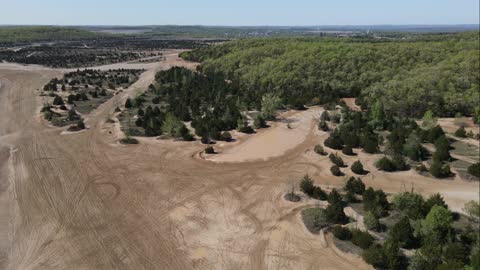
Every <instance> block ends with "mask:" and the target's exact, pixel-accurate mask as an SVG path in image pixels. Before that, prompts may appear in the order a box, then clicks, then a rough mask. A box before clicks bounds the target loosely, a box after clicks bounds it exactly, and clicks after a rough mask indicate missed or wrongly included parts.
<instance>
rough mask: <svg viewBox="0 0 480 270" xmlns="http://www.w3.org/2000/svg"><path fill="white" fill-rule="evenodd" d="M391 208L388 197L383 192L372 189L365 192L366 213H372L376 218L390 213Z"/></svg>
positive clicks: (364, 206) (364, 205) (364, 204)
mask: <svg viewBox="0 0 480 270" xmlns="http://www.w3.org/2000/svg"><path fill="white" fill-rule="evenodd" d="M389 207H390V204H389V203H388V200H387V195H386V194H385V192H383V190H381V189H379V190H374V189H373V188H371V187H370V188H368V189H366V190H365V192H363V209H364V210H365V211H372V213H373V214H374V215H375V216H377V217H381V216H384V215H386V214H387V213H388V212H387V211H388V209H389Z"/></svg>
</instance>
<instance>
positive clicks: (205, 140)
mask: <svg viewBox="0 0 480 270" xmlns="http://www.w3.org/2000/svg"><path fill="white" fill-rule="evenodd" d="M200 142H202V143H203V144H210V142H211V141H210V138H209V137H208V136H203V137H202V138H200Z"/></svg>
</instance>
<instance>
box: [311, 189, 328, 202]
mask: <svg viewBox="0 0 480 270" xmlns="http://www.w3.org/2000/svg"><path fill="white" fill-rule="evenodd" d="M312 198H314V199H317V200H321V201H325V200H326V199H327V193H326V192H325V191H323V189H322V188H321V187H319V186H314V187H313V194H312Z"/></svg>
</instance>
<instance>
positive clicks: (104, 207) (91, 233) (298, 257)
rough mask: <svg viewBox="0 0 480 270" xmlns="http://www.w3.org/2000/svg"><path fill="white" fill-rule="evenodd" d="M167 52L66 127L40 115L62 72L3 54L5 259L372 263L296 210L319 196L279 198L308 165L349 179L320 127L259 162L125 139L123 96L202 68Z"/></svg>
mask: <svg viewBox="0 0 480 270" xmlns="http://www.w3.org/2000/svg"><path fill="white" fill-rule="evenodd" d="M165 56H166V57H167V60H166V61H165V62H161V63H157V64H154V65H152V64H151V63H149V64H147V65H148V67H147V68H148V69H147V71H146V72H145V73H143V74H142V75H141V78H140V79H139V81H138V82H136V83H135V84H133V85H132V86H131V87H130V88H129V89H128V90H127V91H125V92H124V93H123V94H122V95H117V96H115V97H114V98H112V99H111V100H110V101H108V102H106V103H104V104H102V105H101V106H100V107H99V108H98V109H97V110H95V111H93V112H92V113H91V114H90V115H89V116H88V117H87V121H86V124H87V126H88V127H89V129H88V130H86V131H85V132H81V133H76V134H69V135H61V131H62V129H58V128H51V127H48V126H47V125H46V123H44V122H43V121H42V120H41V119H40V117H39V115H38V111H39V108H40V105H41V100H40V99H39V98H38V93H37V91H36V90H35V89H37V88H41V87H42V86H43V85H44V84H45V83H47V82H48V81H49V80H50V79H51V78H53V77H55V76H60V75H61V71H58V70H50V69H46V68H41V67H32V68H30V67H24V66H18V65H1V64H0V82H1V84H2V86H1V88H0V173H1V174H0V269H21V270H29V269H181V270H184V269H204V270H207V269H208V270H210V269H255V270H257V269H258V270H261V269H371V268H370V267H369V266H368V265H366V264H365V263H364V262H363V261H362V260H361V259H360V258H358V257H353V256H349V255H345V254H339V253H338V251H337V250H336V249H334V248H332V247H331V246H329V244H328V243H327V244H326V243H324V242H322V241H320V239H319V238H318V236H314V235H311V234H309V233H308V232H306V231H305V229H304V227H303V225H302V224H301V221H300V219H299V212H300V210H301V209H302V207H304V205H307V204H309V203H310V204H311V203H312V202H302V203H289V202H286V201H284V200H283V199H282V194H283V193H284V192H285V191H286V190H287V189H288V188H289V185H290V183H291V180H292V179H299V178H300V177H301V176H302V175H303V174H305V173H309V174H310V175H311V176H312V177H313V178H314V179H315V181H316V182H317V184H322V185H332V186H335V185H342V184H343V181H344V180H343V179H340V178H335V177H332V176H331V175H330V174H329V171H328V168H329V167H328V168H326V167H325V166H327V165H325V164H327V163H326V162H324V161H322V160H321V159H322V158H321V157H319V156H318V155H316V154H314V153H313V152H312V151H311V149H312V146H313V145H315V144H317V143H318V142H319V137H320V136H323V135H322V134H319V133H318V131H316V130H315V128H314V127H312V128H311V130H310V131H309V132H308V133H307V135H306V136H305V138H304V140H303V142H301V143H299V144H298V145H296V146H295V147H294V148H292V149H290V150H289V151H288V152H287V154H286V155H281V156H277V157H273V158H270V159H268V160H265V161H261V162H243V163H231V164H230V163H228V164H218V163H215V162H211V161H206V160H203V159H201V158H198V153H199V152H200V151H201V150H203V148H204V146H202V145H201V144H200V143H199V142H196V143H191V142H173V141H169V140H163V141H158V140H152V139H147V140H142V141H141V144H139V145H131V146H124V145H120V144H118V143H117V137H116V136H115V132H113V131H114V130H115V127H114V126H113V125H111V124H106V123H105V120H106V119H107V118H108V117H109V116H110V115H111V113H112V112H113V110H114V108H115V106H116V105H117V104H120V102H122V101H123V100H124V99H125V98H126V96H127V95H132V96H133V95H135V93H137V92H139V91H142V90H144V89H145V88H146V87H147V86H148V85H149V84H150V83H151V81H152V80H153V78H154V74H155V72H156V71H157V70H160V69H166V68H169V67H171V66H173V65H183V66H189V67H193V66H194V64H192V63H186V62H183V61H182V60H180V59H179V58H177V55H176V53H174V52H172V53H171V54H166V55H165ZM117 66H118V65H117ZM125 67H128V66H125ZM110 132H111V133H110ZM365 158H368V157H365ZM367 169H370V170H372V169H371V168H369V167H367ZM403 177H404V176H402V175H400V176H399V177H398V178H399V179H400V180H399V181H398V182H396V181H397V180H398V179H397V176H395V177H390V178H386V179H387V180H382V178H381V177H380V178H379V176H378V174H375V175H372V177H371V178H372V179H369V178H368V177H367V178H368V179H367V183H368V184H371V185H378V186H383V187H387V188H389V189H390V190H392V191H393V190H398V189H401V188H402V183H403V184H405V183H409V181H415V180H416V179H415V178H406V179H403ZM418 181H419V185H420V186H421V188H424V189H427V188H428V187H429V185H431V184H432V183H433V182H428V181H427V180H425V179H420V180H418ZM297 183H298V182H297ZM441 187H445V188H448V189H449V190H450V191H451V192H456V191H459V192H460V191H466V192H468V191H469V190H470V192H471V189H472V187H474V185H473V184H471V183H470V184H468V183H467V184H465V183H456V182H455V183H454V182H453V181H452V183H449V184H447V185H446V186H442V185H436V188H437V189H438V188H441ZM458 187H459V188H458ZM455 198H456V197H455ZM446 199H447V201H448V200H449V199H450V197H448V198H446Z"/></svg>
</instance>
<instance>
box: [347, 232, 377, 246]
mask: <svg viewBox="0 0 480 270" xmlns="http://www.w3.org/2000/svg"><path fill="white" fill-rule="evenodd" d="M374 240H375V239H374V238H373V236H371V235H370V234H369V233H368V232H364V231H361V230H359V229H354V230H352V243H353V244H354V245H356V246H358V247H360V248H362V249H367V248H369V247H370V246H371V245H372V244H373V241H374Z"/></svg>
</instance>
